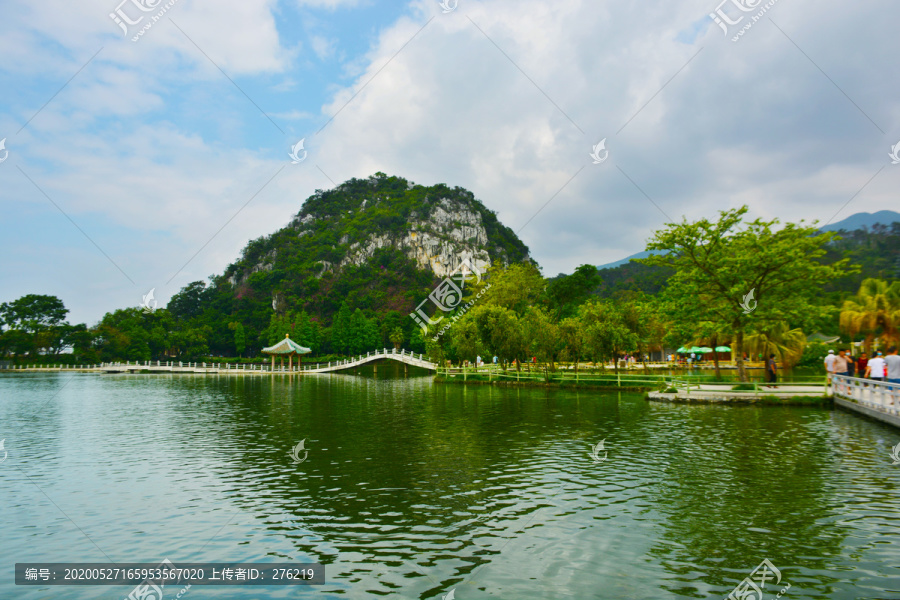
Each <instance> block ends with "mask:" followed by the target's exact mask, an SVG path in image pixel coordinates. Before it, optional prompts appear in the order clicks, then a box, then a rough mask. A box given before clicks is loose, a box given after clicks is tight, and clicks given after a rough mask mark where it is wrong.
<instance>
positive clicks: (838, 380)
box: [831, 375, 900, 415]
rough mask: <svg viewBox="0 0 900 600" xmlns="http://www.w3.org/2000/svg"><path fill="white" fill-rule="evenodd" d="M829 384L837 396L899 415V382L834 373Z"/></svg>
mask: <svg viewBox="0 0 900 600" xmlns="http://www.w3.org/2000/svg"><path fill="white" fill-rule="evenodd" d="M831 386H832V390H833V393H834V395H835V396H837V397H838V398H843V399H844V400H851V401H853V402H856V403H857V404H859V405H861V406H865V407H866V408H871V409H873V410H877V411H879V412H883V413H886V414H889V415H900V383H890V382H884V381H875V380H873V379H862V378H860V377H847V376H846V375H835V376H833V377H832V380H831Z"/></svg>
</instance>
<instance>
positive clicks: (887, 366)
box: [825, 346, 900, 383]
mask: <svg viewBox="0 0 900 600" xmlns="http://www.w3.org/2000/svg"><path fill="white" fill-rule="evenodd" d="M825 372H826V373H827V375H828V382H829V383H831V378H832V376H834V375H844V376H847V377H862V378H865V379H872V380H874V381H887V382H890V383H900V355H898V354H897V347H896V346H891V347H890V348H888V349H887V354H886V355H885V354H882V352H881V351H880V350H879V351H876V352H875V355H874V356H873V357H872V358H869V357H868V356H867V355H866V353H865V352H863V353H862V354H860V355H859V357H858V358H854V357H853V356H852V355H851V354H850V352H849V351H848V350H844V349H841V350H838V353H837V354H835V353H834V350H829V351H828V356H826V357H825Z"/></svg>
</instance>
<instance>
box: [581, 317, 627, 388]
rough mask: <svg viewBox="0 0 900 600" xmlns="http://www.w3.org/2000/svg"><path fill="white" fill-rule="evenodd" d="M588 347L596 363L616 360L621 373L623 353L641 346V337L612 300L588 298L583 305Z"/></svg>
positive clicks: (617, 369)
mask: <svg viewBox="0 0 900 600" xmlns="http://www.w3.org/2000/svg"><path fill="white" fill-rule="evenodd" d="M581 322H582V324H583V327H584V334H583V335H584V348H585V351H586V352H588V353H589V354H590V356H591V359H592V360H593V362H594V363H597V362H599V361H601V360H608V359H609V360H612V361H613V368H614V369H615V371H616V373H618V372H619V356H620V354H621V353H622V352H624V351H626V350H629V349H632V348H635V347H637V345H638V343H639V341H638V336H637V334H635V333H634V332H633V331H632V330H631V329H630V328H629V327H628V324H627V322H626V319H625V316H624V315H623V314H622V312H621V310H620V309H618V307H617V306H616V305H615V304H614V303H613V302H611V301H608V300H607V301H603V302H597V301H595V300H591V301H588V302H587V303H586V304H584V305H583V306H582V307H581Z"/></svg>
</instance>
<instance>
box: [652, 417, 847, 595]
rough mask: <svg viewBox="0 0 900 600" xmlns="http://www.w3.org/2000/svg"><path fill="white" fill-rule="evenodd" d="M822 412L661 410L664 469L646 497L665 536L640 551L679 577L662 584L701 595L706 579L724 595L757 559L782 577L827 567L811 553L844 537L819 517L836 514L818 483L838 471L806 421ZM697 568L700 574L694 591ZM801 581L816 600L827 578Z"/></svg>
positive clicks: (836, 546) (830, 549)
mask: <svg viewBox="0 0 900 600" xmlns="http://www.w3.org/2000/svg"><path fill="white" fill-rule="evenodd" d="M829 415H830V411H827V410H822V409H799V408H787V409H780V408H773V407H764V408H756V407H734V406H729V407H707V406H703V407H678V408H677V409H673V410H672V411H671V412H670V413H669V414H668V415H667V417H668V419H669V421H670V422H671V423H672V427H671V428H670V433H669V439H668V440H667V441H666V444H665V447H664V448H665V449H664V450H663V451H662V452H661V454H660V460H661V461H664V462H665V467H664V468H663V469H662V472H661V476H662V480H661V481H660V482H659V484H658V485H657V486H656V490H655V492H654V493H653V496H654V497H655V499H654V505H655V507H656V510H658V511H659V512H660V513H662V515H663V517H664V519H663V523H664V526H665V530H664V532H663V533H662V539H663V540H665V541H664V542H663V541H659V542H657V543H656V544H655V545H654V547H653V548H652V550H651V551H650V554H651V556H654V557H655V558H657V559H658V560H659V562H660V564H661V565H662V566H664V567H665V568H666V569H667V570H668V571H669V572H671V573H672V574H674V575H675V576H676V577H675V579H676V580H677V581H679V582H681V583H680V584H678V583H675V582H669V583H667V584H665V586H666V589H668V590H669V591H671V592H672V593H675V594H680V595H684V596H691V597H704V598H705V597H707V596H708V592H709V590H707V589H706V588H705V585H709V586H712V587H713V588H714V589H715V590H716V593H718V592H724V593H723V596H724V595H727V594H728V593H729V592H730V590H731V589H732V588H733V587H734V586H735V585H736V583H737V582H739V581H741V580H742V579H743V578H744V577H746V576H747V575H749V573H750V572H751V571H752V570H753V569H754V568H755V567H756V566H757V565H758V564H759V563H760V562H761V561H762V559H764V558H768V559H769V560H771V561H772V563H773V564H775V565H776V566H777V567H778V568H779V569H781V570H782V574H783V575H784V579H783V581H785V580H787V581H790V577H791V573H792V572H793V573H795V574H796V573H797V571H796V570H793V571H792V569H791V567H792V566H797V567H800V568H802V569H803V570H804V574H805V575H807V576H808V574H809V573H810V571H819V570H823V569H827V568H828V566H829V564H830V563H829V561H827V560H826V559H825V558H814V557H824V556H839V555H840V554H841V550H842V543H843V540H844V537H845V536H844V535H843V534H842V531H841V530H840V529H839V528H837V527H835V526H834V525H833V524H830V523H828V522H826V521H827V517H828V516H830V515H833V514H838V513H836V512H835V508H836V506H835V502H834V500H833V498H832V497H831V496H830V495H829V491H828V489H829V488H830V487H831V486H833V485H835V484H836V481H835V479H836V478H837V477H839V476H838V475H836V473H835V471H836V466H837V465H836V456H835V450H834V447H833V445H832V441H831V440H830V439H829V435H828V433H827V428H822V427H817V426H816V424H818V423H823V422H826V423H827V421H828V419H829ZM813 556H814V557H813ZM698 571H700V572H702V573H706V575H705V576H704V577H702V581H703V583H704V584H705V585H704V586H702V587H701V588H699V589H698V586H697V585H696V584H695V583H693V582H694V581H696V579H697V572H698ZM805 579H806V581H807V583H805V584H804V587H806V588H810V587H812V588H813V589H819V590H820V591H821V592H822V594H823V595H822V597H827V596H828V593H827V592H828V590H829V589H830V588H829V585H830V583H832V582H834V581H837V580H836V579H833V578H831V577H828V576H821V577H820V579H819V581H818V583H817V584H810V583H808V582H809V579H808V577H806V578H805ZM726 588H727V589H726ZM766 591H767V593H768V592H770V591H771V590H768V589H767V590H766ZM767 595H768V594H767Z"/></svg>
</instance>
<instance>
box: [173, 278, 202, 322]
mask: <svg viewBox="0 0 900 600" xmlns="http://www.w3.org/2000/svg"><path fill="white" fill-rule="evenodd" d="M205 292H206V283H205V282H203V281H194V282H192V283H189V284H187V285H186V286H184V287H183V288H181V291H180V292H178V293H176V294H175V295H174V296H172V299H171V300H169V303H168V304H167V305H166V308H167V309H168V310H169V312H171V313H172V315H174V316H175V318H176V319H191V318H193V317H196V316H198V315H199V314H200V313H201V312H203V298H204V296H205Z"/></svg>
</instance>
